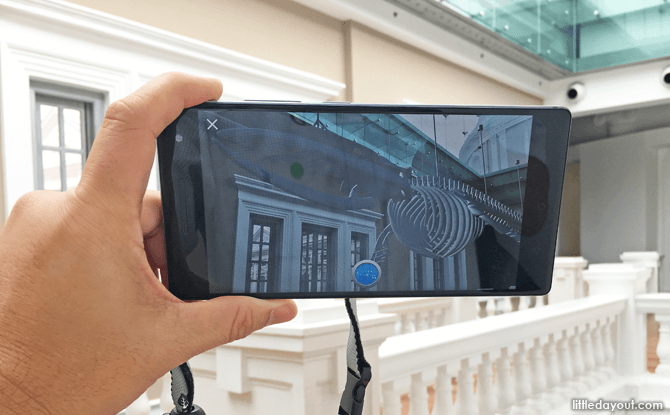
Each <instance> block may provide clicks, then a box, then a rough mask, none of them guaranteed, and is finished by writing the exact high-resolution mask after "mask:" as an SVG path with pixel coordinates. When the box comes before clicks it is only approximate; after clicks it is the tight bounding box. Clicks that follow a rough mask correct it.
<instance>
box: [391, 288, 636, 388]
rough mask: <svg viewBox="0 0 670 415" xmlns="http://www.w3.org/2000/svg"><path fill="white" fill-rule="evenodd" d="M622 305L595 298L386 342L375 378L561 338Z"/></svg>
mask: <svg viewBox="0 0 670 415" xmlns="http://www.w3.org/2000/svg"><path fill="white" fill-rule="evenodd" d="M625 306H626V297H624V296H618V295H611V296H609V295H599V296H593V297H585V298H580V299H577V300H573V301H568V302H563V303H558V304H553V305H549V306H546V307H541V308H539V309H529V310H523V311H519V312H515V313H510V314H501V315H498V316H495V318H486V319H480V320H475V321H468V322H463V323H456V324H450V325H448V326H443V327H438V328H434V329H431V330H425V331H420V332H416V333H409V334H405V335H400V336H394V337H390V338H388V339H387V340H386V341H385V342H384V343H382V345H381V346H380V347H379V359H380V361H382V363H381V364H380V370H379V377H380V378H381V379H383V380H385V381H387V380H392V379H395V378H397V377H401V376H406V375H407V374H408V373H414V372H417V371H419V370H422V369H423V368H426V369H428V368H434V367H436V366H438V365H441V364H444V363H446V362H449V361H454V360H460V359H465V358H468V357H470V356H475V355H478V354H482V353H485V352H488V351H489V350H491V349H492V348H494V347H508V346H516V345H517V344H518V343H519V342H522V341H529V340H532V339H534V338H537V337H542V336H548V335H549V334H554V333H556V334H560V333H561V332H562V331H563V330H565V329H566V328H569V327H575V326H583V325H584V324H586V323H588V322H595V321H597V320H599V319H602V318H604V317H608V316H612V315H617V314H619V313H621V312H622V311H623V309H624V307H625ZM587 312H588V314H587ZM540 323H542V324H540Z"/></svg>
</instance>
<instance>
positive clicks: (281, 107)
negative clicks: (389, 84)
mask: <svg viewBox="0 0 670 415" xmlns="http://www.w3.org/2000/svg"><path fill="white" fill-rule="evenodd" d="M197 110H271V111H284V112H346V113H392V114H466V115H468V114H475V115H532V116H533V129H535V128H543V129H544V130H545V132H546V138H545V141H544V143H538V142H537V141H535V142H533V141H531V144H530V152H529V153H530V155H531V156H534V155H535V156H536V155H538V154H539V152H540V151H542V152H544V153H545V155H544V160H542V161H543V163H540V164H541V165H543V166H545V168H546V171H543V172H539V170H538V169H540V168H542V167H541V166H539V167H538V166H537V165H536V166H531V164H530V163H529V165H528V172H527V182H526V187H525V189H526V192H525V194H526V195H528V194H535V195H540V196H539V199H540V200H545V199H546V203H544V202H543V204H545V209H540V208H539V206H538V205H534V203H537V200H538V198H535V199H533V200H531V199H529V198H528V197H526V198H525V199H524V216H523V222H522V229H524V231H522V236H521V245H520V252H519V260H518V264H519V267H518V271H517V279H518V278H519V274H518V273H520V272H526V274H530V273H532V274H533V275H532V276H530V277H531V278H532V280H533V281H534V282H536V284H537V286H538V287H540V288H538V289H534V290H533V289H531V290H519V289H515V290H495V291H493V290H483V289H478V290H458V291H433V292H430V291H411V290H410V291H392V292H390V291H369V292H366V291H354V292H346V293H345V292H334V293H313V292H309V293H304V292H292V293H285V292H273V293H226V294H210V293H209V292H207V293H204V292H199V293H194V292H193V290H192V287H190V286H189V285H188V284H184V281H186V280H187V279H188V278H187V277H185V276H184V275H185V274H184V273H189V272H190V270H188V269H183V267H180V266H179V265H178V264H179V263H182V264H183V263H185V260H183V261H178V260H177V258H176V257H177V256H178V255H176V254H175V251H176V250H177V249H170V247H171V246H172V247H174V246H176V245H177V243H178V242H177V243H172V241H174V240H175V235H177V236H176V238H177V241H178V238H179V236H178V232H176V231H175V228H174V224H175V223H176V220H175V219H176V217H175V203H174V192H173V183H172V174H171V166H172V152H173V149H174V143H175V135H176V126H177V123H178V122H179V120H180V119H181V117H182V116H184V114H186V113H187V112H188V111H197ZM570 125H571V114H570V111H569V110H568V109H567V108H563V107H537V106H504V107H492V106H471V107H463V106H443V105H390V104H375V105H372V104H348V103H314V104H309V103H297V102H269V101H263V102H225V103H224V102H207V103H204V104H200V105H198V106H195V107H191V108H188V109H185V110H184V111H183V112H182V114H180V116H179V117H178V118H177V119H176V120H175V121H174V122H172V123H171V124H170V125H169V126H168V127H167V128H166V129H165V130H164V131H163V132H162V133H161V134H160V135H159V137H158V139H157V148H158V160H159V175H160V183H161V196H162V201H163V202H162V203H163V226H164V230H165V249H166V267H167V274H168V276H169V277H168V287H169V290H170V291H171V292H172V293H173V294H174V295H175V296H177V297H178V298H180V299H182V300H206V299H210V298H215V297H219V296H222V295H246V296H252V297H257V298H265V299H270V298H342V297H344V296H347V297H358V298H369V297H426V296H428V295H434V296H441V297H453V296H500V295H512V296H521V295H536V296H537V295H544V294H546V293H547V292H549V290H550V289H551V282H552V278H551V277H552V272H553V264H554V251H555V248H556V237H557V229H558V217H559V212H560V201H561V193H562V188H563V176H564V173H565V160H566V157H567V148H568V139H569V133H570ZM539 147H544V148H543V149H541V148H539ZM545 183H548V185H545ZM543 195H544V196H543ZM166 217H167V218H171V219H169V220H166ZM540 219H541V222H542V223H541V226H540V228H539V230H537V231H536V232H535V230H534V229H533V232H528V228H529V226H530V227H532V226H531V225H528V224H530V223H535V225H536V222H538V221H539V220H540ZM170 225H173V226H170ZM533 226H534V225H533ZM535 227H537V226H535ZM524 232H525V234H524ZM528 233H533V234H532V235H531V234H528ZM540 246H545V249H544V250H539V248H538V247H540ZM522 264H523V266H522ZM526 270H530V271H526ZM180 278H181V279H183V280H184V281H182V280H180ZM201 294H202V295H201Z"/></svg>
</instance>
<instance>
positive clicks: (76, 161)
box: [65, 153, 82, 190]
mask: <svg viewBox="0 0 670 415" xmlns="http://www.w3.org/2000/svg"><path fill="white" fill-rule="evenodd" d="M81 170H82V159H81V154H78V153H65V173H66V174H67V189H68V190H70V189H74V188H75V187H77V184H78V183H79V180H81Z"/></svg>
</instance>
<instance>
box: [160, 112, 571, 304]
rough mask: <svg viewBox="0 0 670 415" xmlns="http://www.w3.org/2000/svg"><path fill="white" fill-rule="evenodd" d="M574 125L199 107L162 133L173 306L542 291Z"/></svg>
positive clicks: (475, 116) (501, 116)
mask: <svg viewBox="0 0 670 415" xmlns="http://www.w3.org/2000/svg"><path fill="white" fill-rule="evenodd" d="M570 121H571V114H570V112H569V111H568V110H567V109H565V108H555V107H554V108H550V107H453V106H428V105H426V106H424V105H363V104H346V103H320V104H304V103H291V102H282V103H280V102H240V103H205V104H202V105H199V106H196V107H192V108H189V109H186V110H184V112H183V113H182V114H181V115H180V116H179V117H178V118H177V119H176V120H175V121H174V122H173V123H172V124H170V126H168V128H166V129H165V130H164V131H163V132H162V133H161V135H160V136H159V137H158V160H159V170H160V181H161V193H162V200H163V224H164V227H165V245H166V254H167V274H168V285H169V290H170V291H171V292H172V293H173V294H174V295H175V296H177V297H178V298H181V299H183V300H198V299H209V298H213V297H217V296H221V295H250V296H255V297H259V298H331V297H337V298H341V297H409V296H421V297H424V296H455V295H458V296H463V295H476V296H481V295H543V294H546V293H547V292H548V291H549V289H550V287H551V275H552V270H553V262H554V251H555V246H556V237H557V229H558V216H559V208H560V202H561V191H562V186H563V175H564V170H565V160H566V155H567V148H568V137H569V131H570Z"/></svg>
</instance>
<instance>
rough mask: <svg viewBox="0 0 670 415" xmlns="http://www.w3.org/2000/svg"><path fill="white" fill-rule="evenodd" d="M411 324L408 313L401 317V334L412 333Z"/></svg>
mask: <svg viewBox="0 0 670 415" xmlns="http://www.w3.org/2000/svg"><path fill="white" fill-rule="evenodd" d="M410 326H411V324H410V321H409V316H408V315H407V314H406V313H403V314H401V315H400V334H407V333H411V332H412V329H411V327H410Z"/></svg>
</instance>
